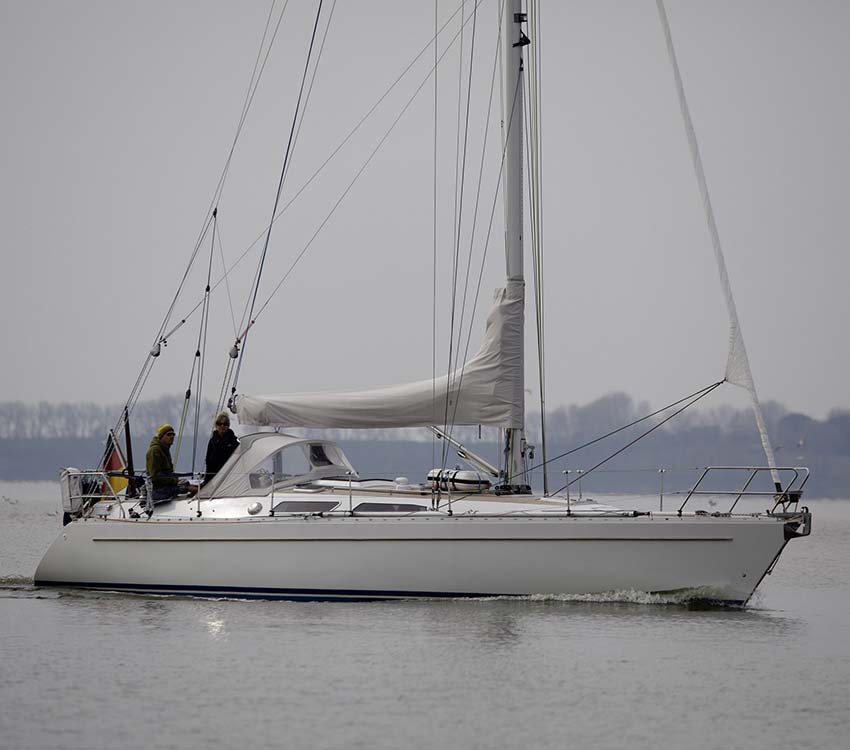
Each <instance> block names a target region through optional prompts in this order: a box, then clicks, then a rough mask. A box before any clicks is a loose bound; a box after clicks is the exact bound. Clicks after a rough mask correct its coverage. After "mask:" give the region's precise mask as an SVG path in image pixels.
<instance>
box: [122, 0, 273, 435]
mask: <svg viewBox="0 0 850 750" xmlns="http://www.w3.org/2000/svg"><path fill="white" fill-rule="evenodd" d="M275 3H276V0H272V4H271V6H270V8H269V14H268V16H267V18H266V24H265V27H264V29H263V36H262V38H261V40H260V46H259V49H258V51H257V57H256V59H255V61H254V67H253V70H252V72H251V80H250V82H249V84H248V92H247V93H246V99H245V102H243V105H242V112H241V114H240V118H239V124H238V126H237V128H236V134H235V135H234V138H233V143H232V144H231V147H230V152H229V153H228V156H227V159H226V161H225V165H224V168H223V170H222V173H221V175H220V177H219V180H218V183H217V185H216V188H215V190H214V191H213V197H212V199H211V201H210V205H209V207H208V208H207V212H206V215H207V218H206V219H205V221H204V226H203V228H202V230H201V232H200V234H199V236H198V239H197V240H196V243H195V246H194V249H193V251H192V253H191V255H190V259H189V263H188V266H187V268H186V271H185V273H184V275H183V278H182V279H181V281H180V284H179V285H178V287H177V292H176V293H175V295H174V297H173V299H172V302H171V304H170V305H169V308H168V310H167V312H166V315H165V317H164V318H163V321H162V323H161V325H160V327H159V330H158V331H157V335H156V337H155V339H154V343H153V345H152V347H151V349H150V350H149V352H148V353H147V355H146V357H145V360H144V362H143V364H142V367H141V369H140V371H139V375H138V376H137V378H136V381H135V383H134V384H133V387H132V389H131V390H130V394H129V396H128V398H127V401H126V402H125V404H124V409H123V411H122V414H121V417H120V418H119V420H118V423H117V424H116V431H117V430H119V429H120V427H121V426H123V425H122V423H123V424H126V423H127V422H128V421H129V417H130V413H131V412H132V411H133V409H134V408H135V405H136V403H137V402H138V399H139V396H140V395H141V391H142V389H143V388H144V386H145V384H146V382H147V379H148V377H149V376H150V372H151V370H152V369H153V365H154V361H155V359H156V356H157V355H158V352H159V347H160V344H161V343H165V342H164V341H162V340H161V339H162V334H163V332H164V331H165V328H166V326H167V325H168V321H169V320H170V319H171V315H172V313H173V311H174V307H175V305H176V302H177V299H178V298H179V296H180V293H181V291H182V289H183V285H184V283H185V281H186V277H187V275H188V273H189V270H190V269H191V267H192V265H193V264H194V261H195V258H196V256H197V253H198V251H199V250H200V247H201V245H202V243H203V240H204V237H205V236H206V233H207V231H208V229H209V225H210V221H211V211H212V209H213V207H214V206H215V205H216V204H217V202H218V200H219V198H220V196H221V192H222V191H223V189H224V184H225V181H226V179H227V174H228V172H229V168H230V162H231V160H232V157H233V153H234V151H235V149H236V144H237V143H238V141H239V137H240V135H241V133H242V127H243V125H244V123H245V120H246V118H247V116H248V111H249V110H250V107H251V103H252V102H253V97H254V93H255V92H256V90H257V87H258V86H259V82H260V78H261V77H262V74H263V70H264V69H265V62H266V60H267V59H268V52H267V53H266V58H265V60H264V61H263V63H262V65H261V66H260V68H259V72H258V70H257V66H258V62H259V59H260V57H261V56H262V51H263V47H264V45H265V42H266V38H267V36H268V30H269V24H270V22H271V18H272V15H273V12H274V7H275ZM287 4H288V0H287V3H285V4H284V6H283V10H281V15H280V18H279V19H278V23H277V26H276V28H275V32H274V35H275V36H276V35H277V29H278V28H279V27H280V22H281V20H282V19H283V14H284V12H285V10H286V6H287ZM273 42H274V36H273V37H272V40H271V42H270V43H269V50H270V49H271V45H272V44H273ZM196 309H197V308H196ZM182 322H185V319H184V320H183V321H182ZM181 325H182V323H181ZM154 351H156V352H157V354H154Z"/></svg>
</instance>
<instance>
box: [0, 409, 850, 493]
mask: <svg viewBox="0 0 850 750" xmlns="http://www.w3.org/2000/svg"><path fill="white" fill-rule="evenodd" d="M183 406H184V398H183V397H181V396H164V397H162V398H158V399H155V400H151V401H140V402H139V403H138V404H137V405H136V407H135V409H134V410H133V412H132V414H131V417H130V421H131V425H132V434H133V444H134V453H135V454H136V460H137V463H138V460H139V458H140V457H141V456H143V455H144V450H145V449H146V448H147V443H148V441H149V439H150V436H151V435H153V434H154V432H155V431H156V428H157V427H158V426H159V425H161V424H162V423H164V422H170V423H171V424H173V425H174V426H175V427H176V426H178V424H179V420H180V415H181V413H182V410H183ZM214 410H215V405H214V404H213V403H212V402H209V401H204V402H203V403H202V405H201V415H200V422H199V435H200V436H201V437H200V441H201V442H200V446H201V447H200V448H197V449H196V450H193V448H192V442H191V441H192V435H193V434H194V419H195V411H194V403H193V404H192V405H191V408H190V410H189V414H188V415H187V420H186V428H185V438H184V446H185V447H184V448H183V449H182V450H181V452H180V457H181V461H180V463H181V465H183V464H184V463H185V461H189V460H190V459H191V458H192V456H193V453H196V452H197V453H198V455H199V456H200V458H198V459H197V460H200V461H203V452H204V446H205V444H206V439H207V436H208V435H209V432H210V431H211V429H212V419H213V416H214ZM651 411H652V409H651V407H650V406H649V405H648V404H647V403H645V402H635V401H634V400H633V399H632V398H631V397H630V396H628V395H627V394H624V393H612V394H609V395H607V396H604V397H603V398H600V399H597V400H596V401H593V402H592V403H589V404H585V405H582V406H568V407H559V408H557V409H554V410H553V411H552V412H550V413H549V414H547V419H546V433H547V458H548V459H549V462H550V463H549V465H548V473H549V479H550V488H554V487H557V486H560V485H559V483H560V482H563V481H564V478H565V477H566V476H568V475H563V472H564V471H566V470H570V471H572V472H575V471H576V470H578V469H581V470H586V469H587V468H589V467H592V466H594V465H595V464H597V463H599V462H601V461H603V460H605V459H607V458H608V457H609V456H611V455H613V454H614V453H615V452H616V451H617V450H618V449H619V448H620V447H622V446H624V445H626V444H627V443H629V442H631V441H632V440H634V439H635V438H637V437H639V436H640V435H641V434H642V433H644V432H646V431H647V430H648V429H650V428H651V427H653V426H654V425H657V424H658V423H659V422H660V420H661V419H663V418H664V416H665V415H664V414H661V415H659V416H656V417H653V418H652V419H649V420H646V421H643V422H641V423H640V424H638V425H635V426H634V427H631V428H630V429H628V430H624V431H622V432H619V433H617V434H616V435H614V436H612V437H610V438H608V439H606V440H604V441H601V442H599V443H594V444H593V445H591V446H588V447H586V448H582V449H581V450H578V451H576V450H575V449H576V448H578V447H579V446H582V445H584V444H585V443H588V442H590V441H593V440H595V439H596V438H598V437H599V436H600V435H603V434H605V433H607V432H610V431H612V430H616V429H617V428H619V427H622V426H624V425H626V424H629V423H631V422H634V421H636V420H638V419H640V418H641V417H644V416H646V415H647V414H649V413H650V412H651ZM764 412H765V418H766V422H767V427H768V431H769V433H770V436H771V440H772V441H773V447H774V451H775V453H776V459H777V462H778V463H779V464H780V465H786V466H808V467H809V468H811V470H812V479H811V481H810V483H809V485H808V489H809V490H810V493H809V494H810V495H814V496H815V497H818V496H830V497H842V498H849V499H850V410H845V409H836V410H833V411H832V412H830V413H829V415H828V416H827V418H826V419H824V420H816V419H812V418H811V417H809V416H806V415H804V414H799V413H793V412H789V411H788V410H787V409H785V408H784V407H783V406H782V405H781V404H778V403H776V402H768V403H766V404H765V405H764ZM120 414H121V407H119V406H112V407H104V406H99V405H97V404H91V403H87V404H86V403H84V404H49V403H39V404H22V403H20V402H0V478H5V479H50V478H53V477H55V476H56V472H57V470H58V469H57V467H58V466H61V465H64V466H67V465H84V466H94V465H96V463H97V461H98V460H99V457H100V455H102V450H103V445H104V440H105V437H106V435H107V432H108V430H109V429H111V428H112V427H114V426H115V424H116V422H117V421H118V419H119V417H120ZM539 424H540V419H539V414H534V413H532V412H530V413H529V414H528V429H527V439H528V442H529V443H533V444H535V445H536V452H535V457H534V460H533V461H532V464H533V465H534V466H539V464H540V463H541V462H542V451H541V448H542V446H541V444H540V438H539ZM237 431H238V428H237ZM292 432H295V433H299V432H302V431H300V430H292ZM306 432H309V433H310V434H311V435H316V436H324V437H327V438H329V439H334V440H337V441H339V442H341V443H342V444H343V446H344V447H345V449H346V450H347V451H348V452H349V455H350V457H351V458H352V460H355V457H356V460H355V465H356V466H357V468H358V469H361V471H365V472H366V473H368V474H370V475H371V474H375V475H377V474H381V475H383V474H387V475H389V474H391V473H403V474H409V475H410V478H411V479H414V481H416V478H417V477H418V478H419V479H421V478H423V477H424V474H425V473H426V472H427V471H428V469H429V468H432V466H434V465H437V466H439V465H442V461H443V458H442V452H443V449H444V444H443V443H442V442H441V441H435V440H433V439H432V435H431V433H430V431H428V430H425V429H405V430H389V429H387V430H324V431H316V430H309V431H306ZM452 435H453V437H455V439H457V440H459V441H460V442H462V443H464V444H465V445H466V446H467V447H468V448H469V449H471V450H473V451H475V452H477V453H479V454H480V455H482V456H483V457H484V458H485V459H487V460H489V461H491V462H492V463H495V464H499V463H500V458H501V457H500V453H499V447H498V445H497V435H496V431H495V430H494V429H493V428H484V429H481V430H479V428H477V427H463V428H457V429H456V430H454V431H453V432H452ZM119 439H121V440H123V436H119ZM367 440H368V441H369V442H370V444H371V445H369V446H367V445H366V444H365V442H364V441H367ZM568 451H575V452H570V453H569V454H568V455H565V456H563V457H561V456H562V454H565V453H567V452H568ZM458 463H460V461H459V459H458V458H457V456H456V453H455V452H454V450H453V449H452V450H449V451H448V452H447V457H446V460H445V464H446V465H447V466H454V465H455V464H458ZM764 464H765V458H764V455H763V453H762V451H761V444H760V441H759V437H758V434H757V431H756V428H755V421H754V419H753V415H752V412H751V411H750V410H749V409H735V408H733V407H728V406H721V407H719V408H715V409H711V410H700V411H697V410H696V409H693V410H689V411H686V412H684V413H683V414H680V415H679V416H677V417H676V418H675V419H673V420H671V421H670V422H668V423H666V424H664V425H663V426H661V427H660V428H659V429H657V430H655V431H654V432H652V433H651V434H650V435H647V436H646V437H645V438H642V439H640V440H639V441H638V442H637V443H635V445H634V446H633V447H631V448H629V450H627V451H625V452H623V453H622V454H621V455H617V456H616V457H615V458H613V459H612V460H610V461H607V462H606V463H605V464H604V465H603V466H602V467H601V468H600V469H599V470H597V471H596V472H594V474H593V475H592V476H588V477H587V478H586V479H585V480H583V481H584V486H585V487H586V488H592V489H594V490H595V491H609V490H610V491H627V490H629V489H641V490H648V491H652V490H653V488H654V487H655V486H657V484H658V482H659V478H658V475H657V469H658V468H665V469H667V470H668V471H669V474H667V475H666V476H667V481H668V482H670V486H672V485H675V483H676V481H677V475H676V471H677V470H681V471H682V472H683V473H682V474H681V475H680V476H679V479H678V481H679V482H680V484H681V485H682V486H686V485H687V484H688V482H690V481H692V477H693V471H694V469H695V468H696V467H701V466H707V465H747V466H763V465H764ZM686 470H687V471H686ZM635 472H644V473H643V474H640V473H638V474H637V476H639V477H641V476H642V477H643V479H641V480H640V481H639V482H638V483H637V484H636V483H635V479H634V477H635V476H636V474H635ZM420 475H421V476H420ZM572 476H575V475H572ZM541 478H542V470H541V469H538V470H537V472H536V474H535V481H536V482H538V483H539V482H540V481H541Z"/></svg>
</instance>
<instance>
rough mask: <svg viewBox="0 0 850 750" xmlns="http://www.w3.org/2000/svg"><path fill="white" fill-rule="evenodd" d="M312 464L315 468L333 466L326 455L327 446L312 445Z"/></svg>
mask: <svg viewBox="0 0 850 750" xmlns="http://www.w3.org/2000/svg"><path fill="white" fill-rule="evenodd" d="M310 463H311V464H313V466H331V465H332V464H333V461H331V460H330V459H329V458H328V454H327V453H325V446H324V445H322V444H321V443H311V444H310Z"/></svg>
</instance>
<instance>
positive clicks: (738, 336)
mask: <svg viewBox="0 0 850 750" xmlns="http://www.w3.org/2000/svg"><path fill="white" fill-rule="evenodd" d="M656 5H657V7H658V16H659V19H660V20H661V28H662V30H663V32H664V39H665V41H666V42H667V53H668V55H669V57H670V65H671V67H672V68H673V78H674V80H675V84H676V94H677V95H678V98H679V109H680V110H681V113H682V121H683V124H684V126H685V134H686V135H687V138H688V146H689V148H690V152H691V159H692V161H693V165H694V172H696V178H697V183H698V185H699V192H700V196H701V198H702V205H703V209H704V211H705V218H706V221H707V223H708V231H709V234H710V236H711V245H712V248H713V249H714V258H715V260H716V261H717V270H718V273H719V275H720V286H721V287H722V289H723V297H724V299H725V301H726V310H727V312H728V314H729V353H728V356H727V360H726V377H725V379H726V380H727V381H728V382H729V383H732V384H734V385H737V386H740V387H741V388H744V389H745V390H747V391H748V392H749V394H750V399H751V400H752V406H753V413H754V415H755V419H756V426H757V427H758V431H759V436H760V437H761V444H762V448H763V449H764V454H765V457H766V458H767V465H768V466H769V467H770V473H771V477H772V478H773V482H774V484H775V485H776V489H777V491H781V489H782V486H781V483H780V481H779V472H778V471H777V470H776V459H775V458H774V455H773V449H772V448H771V445H770V438H769V436H768V434H767V426H766V425H765V422H764V414H763V413H762V408H761V403H760V402H759V398H758V393H757V392H756V385H755V381H754V380H753V373H752V370H751V369H750V362H749V358H748V357H747V349H746V347H745V346H744V335H743V333H742V331H741V324H740V322H739V321H738V311H737V309H736V307H735V299H734V298H733V296H732V285H731V283H730V282H729V273H728V271H727V270H726V260H725V258H724V256H723V248H722V247H721V244H720V233H719V232H718V231H717V223H716V221H715V219H714V209H713V208H712V205H711V197H710V196H709V193H708V183H707V182H706V179H705V171H704V170H703V166H702V158H701V156H700V151H699V144H698V143H697V136H696V131H695V130H694V125H693V121H692V120H691V113H690V109H689V107H688V101H687V99H686V97H685V87H684V84H683V83H682V75H681V73H680V72H679V63H678V61H677V59H676V50H675V48H674V47H673V36H672V33H671V31H670V23H669V21H668V20H667V11H666V10H665V8H664V0H656Z"/></svg>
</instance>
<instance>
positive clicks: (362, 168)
mask: <svg viewBox="0 0 850 750" xmlns="http://www.w3.org/2000/svg"><path fill="white" fill-rule="evenodd" d="M481 2H483V0H479V4H480V3H481ZM459 33H460V32H458V34H455V36H454V38H453V39H452V42H450V43H449V46H448V47H447V48H446V49H445V50H444V51H443V53H442V54H441V55H440V58H439V60H440V61H442V59H443V58H444V57H445V56H446V54H447V53H448V51H449V49H451V46H452V44H453V43H454V41H455V40H456V39H457V37H458V35H459ZM433 72H434V69H433V68H432V69H431V70H430V71H429V72H428V73H427V75H426V76H425V78H424V79H423V80H422V82H421V83H420V84H419V85H418V86H417V87H416V90H415V91H414V92H413V94H412V95H411V97H410V98H409V99H408V100H407V102H406V103H405V104H404V106H403V107H402V108H401V111H400V112H399V114H398V116H397V117H396V118H395V119H394V120H393V122H392V124H391V125H390V127H389V128H388V129H387V131H386V132H385V133H384V135H383V136H382V137H381V138H380V140H379V141H378V143H377V145H376V146H375V148H374V149H373V150H372V151H371V152H370V154H369V156H368V157H367V158H366V160H365V161H364V162H363V164H362V165H361V166H360V168H359V169H358V170H357V172H356V173H355V175H354V177H353V178H352V180H351V181H350V182H349V184H348V186H347V187H346V188H345V190H343V191H342V193H341V194H340V196H339V198H338V199H337V200H336V202H335V203H334V204H333V206H332V207H331V209H330V211H329V212H328V213H327V215H326V216H325V218H324V219H323V220H322V221H321V223H320V224H319V226H318V227H317V229H316V231H315V232H314V233H313V235H312V236H311V237H310V239H309V240H308V241H307V243H306V244H305V245H304V247H303V248H302V249H301V252H300V253H299V254H298V255H297V256H296V258H295V260H294V261H293V262H292V264H291V265H290V266H289V268H288V269H287V271H286V273H285V274H284V275H283V277H282V278H281V279H280V281H279V282H278V284H277V285H276V286H275V287H274V289H272V291H271V293H270V294H269V295H268V297H266V300H265V302H263V304H262V306H261V307H260V308H259V310H258V311H257V314H256V315H254V316H253V322H250V321H249V323H248V325H249V326H252V325H254V324H256V322H257V320H259V317H260V315H261V314H262V313H263V311H264V310H265V309H266V308H267V307H268V305H269V303H270V302H271V301H272V298H273V297H274V296H275V294H276V293H277V292H278V291H279V290H280V288H281V286H283V284H284V282H285V281H286V280H287V279H288V278H289V276H290V275H291V273H292V271H293V270H294V269H295V266H297V265H298V263H299V262H300V261H301V259H302V258H303V257H304V255H305V254H306V252H307V251H308V250H309V249H310V247H311V246H312V244H313V242H314V241H315V239H316V237H317V236H318V235H319V233H320V232H321V231H322V229H324V227H325V225H326V224H327V223H328V221H330V219H331V217H332V216H333V214H334V213H335V212H336V209H337V208H338V207H339V205H340V204H341V203H342V201H343V200H344V199H345V197H346V196H347V195H348V193H349V192H350V191H351V189H352V188H353V187H354V184H355V183H356V182H357V180H358V179H359V178H360V176H361V175H362V174H363V172H364V171H365V170H366V167H368V166H369V164H370V163H371V162H372V159H374V158H375V155H376V154H377V153H378V151H379V150H380V149H381V147H382V146H383V145H384V143H385V142H386V140H387V138H389V136H390V135H391V134H392V132H393V130H394V129H395V127H396V125H398V123H399V122H400V121H401V119H402V117H403V116H404V115H405V113H406V112H407V110H408V109H409V108H410V106H411V105H412V104H413V102H414V100H415V99H416V97H417V96H418V95H419V93H420V92H421V91H422V89H423V88H424V87H425V84H426V83H428V80H429V79H430V77H431V75H432V74H433ZM243 335H244V331H243Z"/></svg>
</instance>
